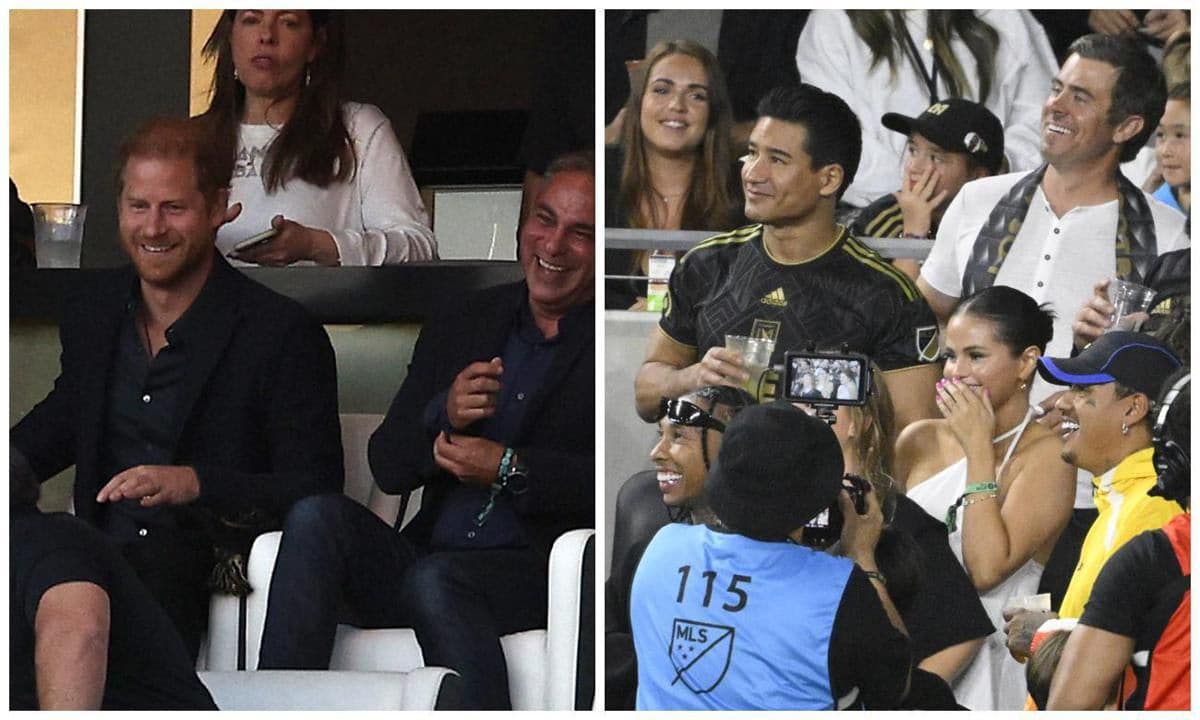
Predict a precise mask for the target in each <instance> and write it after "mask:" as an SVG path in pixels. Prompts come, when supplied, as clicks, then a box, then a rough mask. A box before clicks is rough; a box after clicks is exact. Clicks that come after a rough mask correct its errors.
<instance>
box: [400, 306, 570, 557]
mask: <svg viewBox="0 0 1200 720" xmlns="http://www.w3.org/2000/svg"><path fill="white" fill-rule="evenodd" d="M584 307H585V308H586V309H590V308H591V307H592V306H591V305H586V306H584ZM585 315H586V317H584V316H585ZM592 322H593V318H592V315H591V313H585V312H582V311H581V312H579V313H575V312H572V313H569V314H568V315H567V317H564V318H563V319H562V320H560V321H559V325H558V328H559V332H558V335H556V336H554V337H553V338H546V337H545V336H544V335H542V332H541V330H539V329H538V326H537V323H536V322H535V321H534V319H533V315H532V313H531V312H530V310H529V304H528V302H523V303H521V309H520V310H519V311H518V312H517V313H516V316H515V317H514V318H513V320H512V327H511V329H510V330H509V333H508V339H507V340H506V341H505V344H504V351H503V352H502V353H501V355H500V358H501V360H502V362H503V365H504V373H503V374H502V375H501V377H500V392H499V394H498V395H497V397H496V413H495V415H493V416H492V417H490V418H487V419H486V420H484V421H482V422H480V423H479V424H478V428H477V429H476V430H474V431H472V432H471V433H470V434H472V435H475V434H477V435H479V436H480V437H484V438H487V439H489V440H493V441H495V442H498V443H500V444H501V445H504V446H506V447H508V446H512V445H513V444H514V443H515V442H516V441H517V440H518V437H519V433H520V431H521V427H522V425H523V424H524V421H525V414H526V411H527V410H528V408H529V406H530V403H531V402H532V400H533V399H534V397H535V396H536V395H537V394H538V393H541V392H544V391H545V379H546V376H547V374H548V373H549V371H550V368H551V366H552V365H553V364H554V359H555V357H556V356H557V355H558V352H559V349H560V348H561V346H562V338H563V336H564V335H565V334H568V333H575V332H584V331H586V330H587V328H585V327H582V324H583V323H588V324H590V323H592ZM447 395H448V392H441V393H438V394H437V395H435V396H434V397H433V399H432V400H430V402H429V405H428V406H426V408H425V415H424V417H425V426H426V428H427V430H428V431H429V432H430V434H436V433H438V432H441V431H443V430H445V431H448V432H450V433H451V437H452V438H453V434H454V431H452V430H451V428H450V422H449V418H448V417H447V415H446V398H447ZM490 495H491V490H490V489H484V488H474V487H468V486H466V485H461V484H460V485H456V486H455V487H454V488H453V489H452V490H451V491H450V492H449V493H448V494H447V495H446V498H445V502H444V503H443V505H442V507H441V511H440V512H439V514H438V518H437V522H436V523H435V525H434V528H433V534H432V538H431V545H432V546H433V547H435V548H440V549H447V548H453V549H482V548H501V547H525V546H527V545H528V540H527V539H526V537H525V533H524V530H523V529H522V527H521V522H520V519H519V518H518V517H517V514H516V511H515V510H514V509H513V506H512V499H511V497H510V496H509V495H508V494H507V493H501V494H500V495H499V496H497V498H496V504H495V506H494V507H493V508H492V511H491V512H490V513H489V514H488V517H487V520H486V522H485V523H484V524H483V525H482V526H477V525H476V524H475V518H476V516H477V515H478V514H479V512H480V510H482V509H483V507H484V506H485V505H486V504H487V502H488V497H489V496H490Z"/></svg>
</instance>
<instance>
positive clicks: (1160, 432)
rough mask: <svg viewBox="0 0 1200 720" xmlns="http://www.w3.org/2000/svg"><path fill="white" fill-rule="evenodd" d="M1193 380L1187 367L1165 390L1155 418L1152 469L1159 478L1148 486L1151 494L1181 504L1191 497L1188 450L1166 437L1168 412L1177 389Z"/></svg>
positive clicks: (1180, 391) (1179, 389)
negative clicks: (1151, 486) (1152, 485)
mask: <svg viewBox="0 0 1200 720" xmlns="http://www.w3.org/2000/svg"><path fill="white" fill-rule="evenodd" d="M1191 381H1192V373H1191V371H1188V372H1186V373H1184V374H1183V375H1182V376H1180V377H1179V379H1177V380H1176V381H1175V382H1174V383H1173V384H1172V385H1171V387H1170V389H1168V390H1167V393H1166V395H1165V396H1164V397H1163V399H1162V402H1161V403H1160V406H1159V409H1158V415H1157V417H1156V418H1155V420H1154V470H1155V471H1156V472H1157V473H1158V482H1157V483H1156V485H1155V487H1153V488H1151V490H1150V495H1154V496H1159V497H1163V498H1166V499H1167V500H1174V501H1176V502H1179V503H1180V504H1183V501H1184V500H1185V499H1187V498H1189V497H1191V494H1192V493H1191V477H1190V475H1191V466H1192V463H1191V458H1190V457H1189V456H1188V452H1187V450H1185V449H1184V448H1183V446H1182V445H1180V444H1179V443H1178V442H1176V441H1175V440H1174V439H1167V437H1166V434H1167V415H1168V414H1170V412H1171V406H1172V405H1173V404H1174V403H1175V401H1176V399H1177V398H1178V397H1179V395H1180V393H1182V392H1183V390H1184V388H1186V387H1188V385H1189V384H1190V383H1191Z"/></svg>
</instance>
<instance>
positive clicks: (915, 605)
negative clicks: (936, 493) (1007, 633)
mask: <svg viewBox="0 0 1200 720" xmlns="http://www.w3.org/2000/svg"><path fill="white" fill-rule="evenodd" d="M891 527H892V528H893V529H895V530H900V531H902V532H906V533H908V534H909V535H911V536H912V538H913V539H914V540H916V543H917V545H919V546H920V547H921V550H922V551H923V553H924V561H925V572H924V573H923V578H922V582H921V584H920V586H919V587H918V589H917V592H915V593H914V594H913V599H912V602H911V603H910V606H909V607H908V608H907V609H906V610H905V612H904V613H903V617H904V624H905V625H906V626H907V627H908V633H909V635H910V636H911V637H912V644H913V659H914V661H915V662H917V663H919V662H921V661H922V660H924V659H925V658H927V657H929V656H930V655H933V654H934V653H936V652H939V651H941V650H945V649H946V648H948V647H950V646H952V645H957V644H959V643H961V642H966V641H968V640H974V639H976V638H982V637H987V636H988V635H991V634H992V632H993V631H994V630H995V628H994V627H993V626H992V622H991V620H989V619H988V616H987V612H986V611H985V610H984V609H983V603H981V602H980V601H979V593H978V591H976V590H975V586H974V585H973V584H971V578H969V577H968V576H967V571H966V570H964V569H963V566H962V564H961V563H959V562H958V558H956V557H955V556H954V551H953V550H951V549H950V543H949V541H948V540H947V533H946V526H945V525H944V524H942V523H941V522H939V521H938V520H936V519H935V518H933V517H931V516H930V515H929V514H928V513H926V512H925V511H924V510H922V509H921V506H920V505H917V504H916V503H915V502H913V501H912V500H910V499H909V498H907V497H905V496H904V495H898V496H897V497H896V514H895V517H893V518H892V524H891Z"/></svg>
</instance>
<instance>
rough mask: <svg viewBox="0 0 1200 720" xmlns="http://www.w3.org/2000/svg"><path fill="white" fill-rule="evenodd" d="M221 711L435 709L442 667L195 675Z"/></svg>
mask: <svg viewBox="0 0 1200 720" xmlns="http://www.w3.org/2000/svg"><path fill="white" fill-rule="evenodd" d="M199 676H200V681H201V682H203V683H204V685H205V686H206V687H207V688H208V691H209V693H211V694H212V696H213V700H214V701H215V702H216V704H217V707H218V708H220V709H222V710H435V709H437V705H438V695H439V693H440V692H441V689H442V686H443V682H445V680H446V679H447V678H453V679H454V680H457V675H456V674H455V673H453V672H452V671H450V670H447V669H446V668H420V669H418V670H414V671H412V672H409V673H390V672H336V671H328V670H262V671H258V672H236V671H235V672H214V671H206V672H201V673H199Z"/></svg>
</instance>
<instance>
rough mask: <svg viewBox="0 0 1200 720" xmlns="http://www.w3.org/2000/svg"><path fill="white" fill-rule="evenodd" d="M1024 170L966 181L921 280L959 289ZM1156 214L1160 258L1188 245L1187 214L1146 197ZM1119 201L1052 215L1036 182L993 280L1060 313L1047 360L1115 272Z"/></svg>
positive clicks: (1064, 349)
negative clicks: (991, 219)
mask: <svg viewBox="0 0 1200 720" xmlns="http://www.w3.org/2000/svg"><path fill="white" fill-rule="evenodd" d="M1026 174H1027V173H1009V174H1007V175H999V176H996V177H990V178H984V179H982V180H976V181H974V182H970V183H967V184H966V185H964V186H963V188H962V190H961V191H959V193H958V196H957V197H955V198H954V200H953V202H951V203H950V206H949V207H948V208H947V209H946V214H945V216H944V217H943V218H942V222H941V225H939V226H938V233H937V240H936V241H934V244H933V248H932V249H931V250H930V251H929V257H928V258H927V259H926V261H925V264H924V265H923V266H922V268H921V277H923V278H925V282H927V283H929V285H930V286H932V287H933V288H934V289H935V290H937V291H938V292H940V293H943V294H945V295H949V296H951V297H959V295H960V294H961V292H962V280H963V274H964V273H965V272H966V267H967V261H968V260H969V258H970V256H971V250H972V249H973V248H974V246H975V239H976V238H977V237H978V236H979V231H980V229H981V228H982V227H983V224H984V223H985V222H986V221H987V219H988V216H989V215H991V213H992V209H993V208H995V206H996V203H997V202H998V201H999V200H1000V198H1002V197H1003V196H1004V194H1005V193H1007V192H1008V191H1009V190H1010V189H1011V188H1012V186H1013V185H1015V184H1016V182H1017V181H1018V180H1020V179H1021V178H1022V177H1024V176H1025V175H1026ZM1146 201H1147V203H1149V205H1150V213H1151V215H1153V217H1154V225H1155V232H1156V236H1157V250H1158V254H1159V255H1161V254H1163V253H1165V252H1169V251H1171V250H1177V249H1179V248H1183V247H1187V246H1189V245H1190V244H1191V241H1190V240H1189V239H1188V236H1187V234H1186V233H1185V232H1184V217H1183V215H1181V214H1180V213H1178V212H1176V211H1175V210H1173V209H1171V208H1169V207H1167V206H1166V205H1164V204H1162V203H1160V202H1159V201H1157V200H1154V199H1153V198H1151V197H1150V196H1149V195H1146ZM1116 228H1117V201H1116V200H1115V199H1114V200H1112V201H1110V202H1106V203H1103V204H1101V205H1090V206H1086V207H1076V208H1072V209H1071V210H1070V211H1068V212H1067V213H1066V214H1064V215H1063V216H1062V217H1058V216H1056V215H1055V214H1054V211H1053V210H1052V209H1051V208H1050V204H1049V203H1048V202H1047V201H1046V196H1045V194H1044V193H1043V192H1042V188H1041V187H1040V186H1039V187H1038V189H1037V191H1036V192H1035V193H1034V195H1033V200H1032V201H1031V202H1030V204H1029V212H1028V213H1026V215H1025V221H1024V223H1023V224H1022V225H1021V230H1020V232H1019V233H1017V239H1016V240H1015V241H1014V242H1013V244H1012V247H1011V248H1010V249H1009V252H1008V255H1007V256H1006V257H1005V259H1004V264H1003V265H1001V266H1000V272H999V274H997V275H996V284H998V285H1007V286H1009V287H1012V288H1016V289H1018V290H1020V291H1022V292H1024V293H1026V294H1028V295H1029V296H1030V297H1032V298H1033V299H1034V300H1036V301H1037V302H1038V303H1039V304H1040V303H1046V302H1048V303H1050V309H1051V310H1053V311H1054V312H1055V314H1056V316H1057V317H1056V318H1055V320H1054V337H1053V338H1052V339H1051V340H1050V343H1049V345H1048V346H1047V347H1046V355H1048V356H1050V357H1066V356H1068V355H1070V354H1071V324H1072V323H1073V322H1074V320H1075V314H1076V313H1077V312H1079V308H1080V307H1082V306H1083V304H1084V303H1085V302H1087V299H1088V298H1090V297H1091V296H1092V286H1093V285H1095V284H1096V283H1097V282H1099V281H1101V280H1103V279H1104V278H1110V277H1113V276H1114V275H1115V274H1116V251H1115V249H1114V244H1115V242H1116V234H1117V233H1116ZM1056 389H1058V388H1055V387H1053V386H1051V385H1049V384H1047V383H1045V382H1044V381H1043V380H1042V379H1041V378H1040V377H1039V378H1038V379H1037V381H1036V382H1035V384H1034V387H1033V392H1032V394H1031V396H1030V399H1031V400H1032V401H1033V402H1039V401H1041V400H1042V399H1044V398H1045V397H1047V396H1049V395H1050V394H1051V393H1052V392H1054V390H1056Z"/></svg>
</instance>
